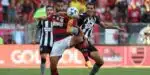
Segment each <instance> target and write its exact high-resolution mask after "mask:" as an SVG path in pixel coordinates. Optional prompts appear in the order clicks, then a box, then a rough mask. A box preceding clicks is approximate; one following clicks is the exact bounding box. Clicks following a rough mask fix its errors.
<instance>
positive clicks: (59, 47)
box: [50, 36, 72, 56]
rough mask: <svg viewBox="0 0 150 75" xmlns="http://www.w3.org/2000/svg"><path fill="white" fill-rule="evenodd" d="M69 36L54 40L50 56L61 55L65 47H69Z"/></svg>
mask: <svg viewBox="0 0 150 75" xmlns="http://www.w3.org/2000/svg"><path fill="white" fill-rule="evenodd" d="M71 38H72V36H68V37H66V38H64V39H62V40H59V41H56V42H54V44H53V47H52V51H51V53H50V56H61V55H62V54H63V52H64V51H65V49H67V48H69V47H70V41H71Z"/></svg>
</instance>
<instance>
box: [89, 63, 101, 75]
mask: <svg viewBox="0 0 150 75" xmlns="http://www.w3.org/2000/svg"><path fill="white" fill-rule="evenodd" d="M101 66H102V65H98V64H94V66H93V69H92V70H91V72H90V74H89V75H95V74H96V73H97V72H98V70H99V69H100V67H101Z"/></svg>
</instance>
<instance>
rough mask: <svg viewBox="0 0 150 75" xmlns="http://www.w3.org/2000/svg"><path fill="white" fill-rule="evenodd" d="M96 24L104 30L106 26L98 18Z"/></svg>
mask: <svg viewBox="0 0 150 75" xmlns="http://www.w3.org/2000/svg"><path fill="white" fill-rule="evenodd" d="M96 24H98V25H99V26H100V27H102V28H104V26H103V24H102V22H101V20H100V18H99V17H98V16H96Z"/></svg>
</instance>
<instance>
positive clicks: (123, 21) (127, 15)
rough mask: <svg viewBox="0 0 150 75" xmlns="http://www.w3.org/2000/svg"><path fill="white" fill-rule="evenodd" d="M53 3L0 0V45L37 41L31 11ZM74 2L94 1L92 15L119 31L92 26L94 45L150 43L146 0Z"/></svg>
mask: <svg viewBox="0 0 150 75" xmlns="http://www.w3.org/2000/svg"><path fill="white" fill-rule="evenodd" d="M55 1H57V0H0V44H31V43H33V41H35V39H36V40H37V41H38V39H39V37H37V36H36V37H35V36H33V32H34V31H35V30H36V25H37V22H36V21H35V20H34V19H33V15H34V12H35V11H36V9H38V8H39V7H41V6H42V5H49V4H50V5H53V4H54V2H55ZM64 1H65V2H66V4H68V3H69V2H71V0H64ZM78 1H79V2H80V3H81V4H84V5H85V4H86V2H94V3H95V4H96V13H97V15H98V16H99V17H100V18H101V20H102V21H104V22H105V23H108V24H109V25H110V26H119V27H121V28H122V30H117V29H111V28H110V29H102V28H100V27H98V26H95V29H94V32H93V33H94V35H93V38H94V41H95V44H104V45H107V44H116V45H139V44H140V45H141V44H150V40H149V39H148V37H149V34H150V30H149V29H150V28H149V26H150V25H149V22H150V1H149V0H85V1H84V0H78ZM85 9H86V8H85ZM111 31H112V32H111ZM144 33H145V34H144ZM146 33H148V34H147V35H146ZM108 36H109V38H108ZM146 37H147V39H146ZM108 40H109V41H108ZM145 41H147V42H145ZM148 42H149V43H148Z"/></svg>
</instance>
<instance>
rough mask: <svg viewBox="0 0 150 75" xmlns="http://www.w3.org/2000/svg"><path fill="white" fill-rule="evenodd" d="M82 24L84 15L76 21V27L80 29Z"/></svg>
mask: <svg viewBox="0 0 150 75" xmlns="http://www.w3.org/2000/svg"><path fill="white" fill-rule="evenodd" d="M83 23H84V15H83V14H82V15H80V16H79V19H78V26H79V27H80V26H81V25H82V24H83Z"/></svg>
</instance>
